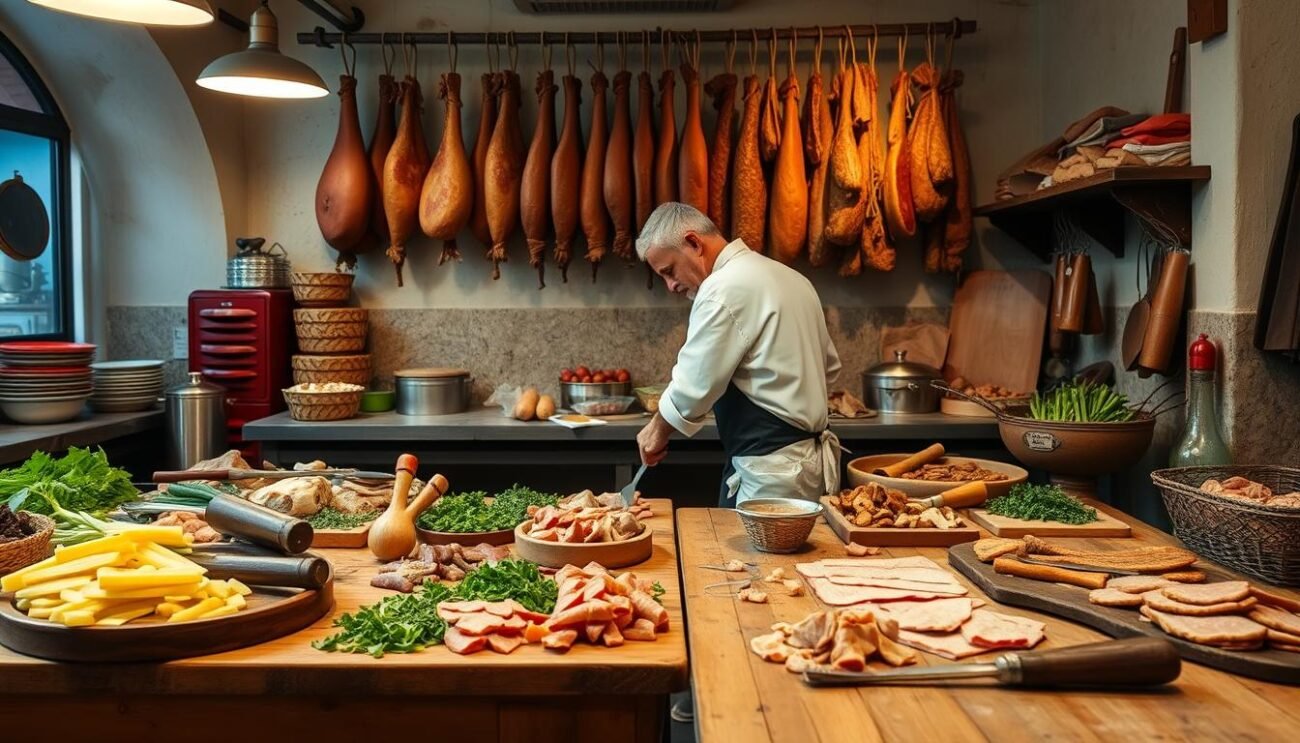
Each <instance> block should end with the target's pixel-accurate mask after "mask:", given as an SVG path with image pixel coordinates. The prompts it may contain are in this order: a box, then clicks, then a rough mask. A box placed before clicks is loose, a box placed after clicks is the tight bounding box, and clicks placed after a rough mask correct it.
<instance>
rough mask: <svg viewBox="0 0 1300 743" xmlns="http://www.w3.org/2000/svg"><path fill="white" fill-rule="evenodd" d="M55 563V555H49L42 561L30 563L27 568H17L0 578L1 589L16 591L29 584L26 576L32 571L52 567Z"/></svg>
mask: <svg viewBox="0 0 1300 743" xmlns="http://www.w3.org/2000/svg"><path fill="white" fill-rule="evenodd" d="M54 564H55V561H54V558H53V557H47V558H45V559H44V560H41V561H40V562H37V563H33V564H31V565H28V566H27V567H25V568H21V569H19V570H15V571H13V572H12V573H9V574H8V575H6V576H4V577H3V578H0V591H14V590H17V589H19V588H22V587H23V586H25V585H27V583H26V582H25V580H24V579H25V578H26V577H27V576H28V575H31V574H32V573H34V572H36V571H38V570H43V569H45V568H48V567H52V566H53V565H54Z"/></svg>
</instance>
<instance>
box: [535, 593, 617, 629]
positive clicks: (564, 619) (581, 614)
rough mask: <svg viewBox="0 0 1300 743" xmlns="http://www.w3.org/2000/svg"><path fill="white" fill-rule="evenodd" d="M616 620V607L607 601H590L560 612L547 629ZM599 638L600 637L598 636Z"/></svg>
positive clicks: (548, 624) (552, 618)
mask: <svg viewBox="0 0 1300 743" xmlns="http://www.w3.org/2000/svg"><path fill="white" fill-rule="evenodd" d="M613 618H614V607H613V605H612V604H610V603H608V602H606V601H588V602H586V603H583V604H579V605H578V606H575V607H573V608H572V609H568V610H566V611H563V612H558V607H557V613H556V614H555V615H554V616H552V617H551V619H550V621H548V622H547V625H546V626H547V627H549V628H550V629H555V628H556V627H570V626H574V625H578V624H587V623H588V622H608V621H610V620H611V619H613ZM597 637H599V635H597Z"/></svg>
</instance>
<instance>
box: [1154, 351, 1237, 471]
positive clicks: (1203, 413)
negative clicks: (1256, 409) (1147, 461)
mask: <svg viewBox="0 0 1300 743" xmlns="http://www.w3.org/2000/svg"><path fill="white" fill-rule="evenodd" d="M1217 361H1218V352H1217V350H1216V349H1215V347H1214V344H1213V343H1212V342H1210V339H1209V337H1208V336H1206V335H1205V334H1204V333H1201V337H1200V338H1197V339H1196V340H1195V341H1193V342H1192V345H1191V347H1190V348H1189V349H1187V423H1186V424H1185V425H1184V426H1183V433H1182V436H1180V437H1179V441H1178V445H1177V446H1175V447H1174V450H1173V451H1172V452H1170V454H1169V466H1170V467H1191V466H1193V465H1223V464H1231V463H1232V455H1231V454H1230V453H1229V452H1228V446H1227V445H1226V444H1224V443H1223V437H1222V436H1220V435H1219V418H1218V414H1217V412H1216V410H1215V404H1214V402H1215V399H1214V398H1215V391H1214V367H1215V364H1216V363H1217Z"/></svg>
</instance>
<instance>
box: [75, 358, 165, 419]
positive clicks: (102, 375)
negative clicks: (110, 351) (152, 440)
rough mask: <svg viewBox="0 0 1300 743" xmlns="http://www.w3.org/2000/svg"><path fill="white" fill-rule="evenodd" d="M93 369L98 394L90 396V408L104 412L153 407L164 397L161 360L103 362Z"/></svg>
mask: <svg viewBox="0 0 1300 743" xmlns="http://www.w3.org/2000/svg"><path fill="white" fill-rule="evenodd" d="M90 368H91V369H93V370H94V372H95V393H94V395H93V396H91V398H90V407H92V408H94V409H95V410H97V411H99V412H101V413H133V412H136V411H139V410H150V409H152V408H154V407H155V406H156V405H157V404H158V398H159V397H161V396H162V391H163V362H161V361H153V360H137V361H101V362H99V363H98V364H91V365H90Z"/></svg>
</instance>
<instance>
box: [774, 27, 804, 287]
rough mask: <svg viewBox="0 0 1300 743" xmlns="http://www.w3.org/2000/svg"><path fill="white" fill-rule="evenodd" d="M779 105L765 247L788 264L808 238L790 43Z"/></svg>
mask: <svg viewBox="0 0 1300 743" xmlns="http://www.w3.org/2000/svg"><path fill="white" fill-rule="evenodd" d="M781 102H782V107H783V110H782V112H781V143H780V148H779V149H778V151H777V154H776V168H775V170H774V171H773V173H772V202H771V206H770V213H769V215H768V236H769V237H768V243H769V249H770V251H771V255H772V257H773V258H776V259H777V260H779V261H781V262H782V263H787V264H789V263H793V262H794V260H795V258H797V257H798V256H799V251H800V250H802V249H803V246H804V239H805V238H806V237H807V236H808V178H807V175H806V172H805V170H804V159H803V138H802V137H800V136H799V79H798V78H796V77H795V76H794V42H793V41H792V42H791V44H790V62H789V75H788V76H787V77H786V80H785V82H784V83H782V84H781Z"/></svg>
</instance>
